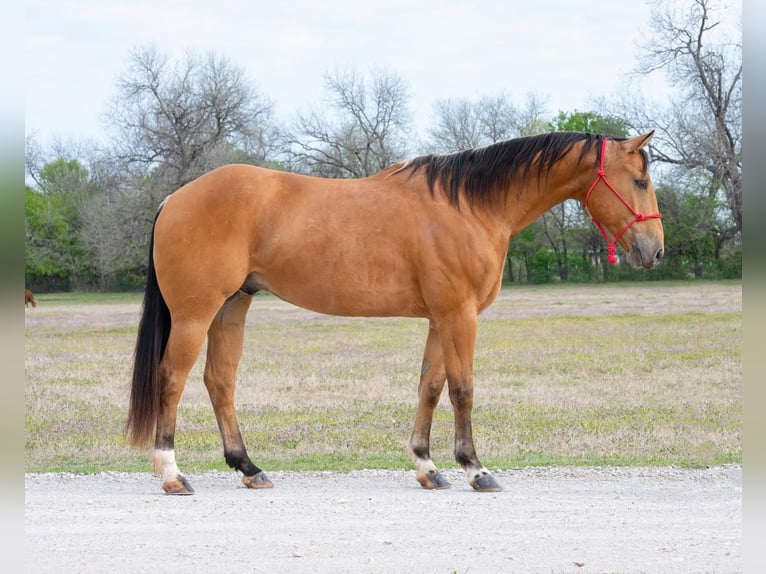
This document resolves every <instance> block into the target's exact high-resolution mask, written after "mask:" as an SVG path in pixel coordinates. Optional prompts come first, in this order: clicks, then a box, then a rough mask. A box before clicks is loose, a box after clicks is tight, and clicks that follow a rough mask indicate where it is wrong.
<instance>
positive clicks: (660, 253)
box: [654, 247, 665, 263]
mask: <svg viewBox="0 0 766 574" xmlns="http://www.w3.org/2000/svg"><path fill="white" fill-rule="evenodd" d="M664 256H665V250H664V249H663V248H662V247H660V248H659V249H658V250H657V254H656V255H655V256H654V260H655V261H656V262H657V263H659V262H660V261H662V258H663V257H664Z"/></svg>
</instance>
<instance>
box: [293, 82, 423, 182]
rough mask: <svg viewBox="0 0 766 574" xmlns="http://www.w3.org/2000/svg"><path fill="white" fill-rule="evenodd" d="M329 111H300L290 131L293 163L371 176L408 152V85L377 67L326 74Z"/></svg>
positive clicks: (333, 173)
mask: <svg viewBox="0 0 766 574" xmlns="http://www.w3.org/2000/svg"><path fill="white" fill-rule="evenodd" d="M324 82H325V89H326V91H327V94H328V96H327V104H328V105H329V110H322V111H321V112H318V111H311V112H309V113H300V114H298V115H297V117H296V119H295V121H294V122H293V126H292V129H291V130H290V133H289V134H288V136H287V141H288V145H289V146H290V150H289V152H288V155H289V158H290V162H291V164H292V167H293V168H294V169H296V170H297V171H303V172H307V173H311V174H314V175H318V176H324V177H366V176H369V175H372V174H374V173H377V172H378V171H380V170H382V169H384V168H386V167H388V166H389V165H391V164H392V163H395V162H397V161H399V160H401V159H402V158H404V157H405V156H406V155H407V152H408V144H407V142H408V141H409V140H408V137H407V136H408V132H409V130H410V125H411V121H410V115H409V111H408V108H407V106H408V101H409V94H408V91H407V84H406V82H405V81H404V79H402V78H401V77H400V76H398V75H396V74H394V73H392V72H389V71H386V70H383V69H376V70H372V71H371V72H370V76H369V78H367V79H365V78H364V77H363V76H361V75H360V74H359V73H357V72H356V71H355V70H347V71H336V72H334V73H332V74H325V76H324Z"/></svg>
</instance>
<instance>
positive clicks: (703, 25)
mask: <svg viewBox="0 0 766 574" xmlns="http://www.w3.org/2000/svg"><path fill="white" fill-rule="evenodd" d="M740 15H741V8H740V7H738V5H737V4H736V3H735V4H732V3H730V4H729V6H728V7H727V8H722V7H721V6H718V5H716V4H715V3H714V0H691V1H690V2H689V4H688V5H685V6H680V5H679V4H678V3H677V2H669V1H668V0H661V1H659V2H657V3H656V6H655V9H654V11H653V16H652V29H653V32H654V35H653V36H651V37H649V38H647V42H646V43H645V44H644V45H643V46H642V58H641V59H640V63H639V65H638V66H637V68H636V74H637V75H638V76H639V77H640V76H644V75H648V74H653V73H655V72H662V73H664V74H665V76H666V77H667V79H668V80H669V81H670V83H671V84H672V86H674V91H673V97H672V98H671V100H670V103H669V104H668V105H667V106H657V105H652V104H648V103H646V102H644V101H639V102H632V105H630V103H628V104H624V103H623V104H621V107H622V108H623V112H624V111H625V110H628V112H627V115H628V116H629V117H628V118H626V119H627V120H628V122H629V123H630V124H632V127H634V128H635V129H636V130H637V131H642V130H644V129H646V128H647V127H651V128H656V129H657V132H656V135H655V138H654V139H653V141H652V143H653V146H652V152H653V156H654V160H655V161H657V162H662V163H664V164H667V165H669V166H679V167H681V168H682V170H681V171H678V170H677V171H675V172H674V175H675V176H676V177H677V178H684V177H686V178H687V179H688V181H690V182H693V185H699V182H700V180H701V179H703V178H700V177H699V176H698V174H699V173H700V172H703V173H706V174H707V177H706V178H704V180H705V181H706V182H707V185H706V189H703V190H701V191H702V193H704V194H707V195H709V196H710V197H715V196H717V195H718V194H721V193H722V195H723V203H724V205H725V206H726V208H727V209H728V211H729V212H730V216H731V221H732V223H733V225H732V227H731V230H730V233H731V234H741V232H742V44H741V39H740V36H737V37H736V38H732V37H731V36H732V35H733V34H735V33H740V34H741V28H740V30H739V31H738V32H736V31H733V30H732V26H731V25H730V26H729V27H728V28H726V27H725V26H724V25H723V24H724V23H725V21H726V17H727V16H730V17H734V18H730V19H736V21H737V22H739V17H740Z"/></svg>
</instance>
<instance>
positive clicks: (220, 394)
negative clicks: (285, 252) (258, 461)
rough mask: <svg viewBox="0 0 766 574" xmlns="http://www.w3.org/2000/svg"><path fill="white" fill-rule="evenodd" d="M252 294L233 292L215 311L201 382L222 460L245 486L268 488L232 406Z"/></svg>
mask: <svg viewBox="0 0 766 574" xmlns="http://www.w3.org/2000/svg"><path fill="white" fill-rule="evenodd" d="M251 301H252V296H251V295H248V294H246V293H244V292H242V291H239V292H237V293H236V294H235V295H233V296H232V297H231V298H229V299H228V300H227V301H226V303H225V304H224V305H223V307H221V309H220V310H219V311H218V314H217V315H216V316H215V319H213V322H212V324H211V325H210V328H209V329H208V346H207V362H206V364H205V386H206V387H207V390H208V393H209V395H210V401H211V402H212V403H213V409H214V410H215V417H216V420H217V421H218V428H219V429H220V431H221V437H222V439H223V452H224V457H225V459H226V464H228V465H229V466H230V467H232V468H234V469H235V470H238V471H240V472H241V473H242V482H243V483H244V484H245V486H247V487H248V488H270V487H272V486H273V485H272V483H271V481H270V480H269V479H268V477H267V476H266V474H265V473H264V472H263V471H262V470H261V469H260V468H258V467H257V466H255V464H253V462H252V461H251V460H250V457H249V456H248V455H247V450H246V449H245V443H244V441H243V440H242V434H241V433H240V430H239V423H238V422H237V413H236V410H235V407H234V388H235V386H236V374H237V365H238V364H239V360H240V358H241V357H242V346H243V342H244V336H245V317H246V315H247V310H248V309H249V308H250V302H251Z"/></svg>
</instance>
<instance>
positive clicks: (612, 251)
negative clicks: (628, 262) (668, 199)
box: [583, 137, 662, 265]
mask: <svg viewBox="0 0 766 574" xmlns="http://www.w3.org/2000/svg"><path fill="white" fill-rule="evenodd" d="M606 140H607V138H606V137H605V138H603V139H602V140H601V161H600V163H599V166H598V173H597V174H596V180H595V181H594V182H593V184H592V185H591V186H590V188H589V189H588V193H586V194H585V201H584V202H583V206H584V207H585V211H587V212H588V215H589V216H590V220H591V221H592V222H593V223H594V224H595V225H596V227H598V230H599V231H600V232H601V235H603V236H604V239H605V240H606V244H607V249H608V251H609V255H608V257H607V259H608V260H609V263H611V264H612V265H614V264H615V263H617V241H618V240H619V239H620V237H622V234H623V233H625V232H626V231H627V230H628V229H630V228H631V227H632V226H633V224H634V223H638V222H639V221H646V220H647V219H658V218H660V217H662V215H660V214H659V213H652V214H650V215H644V214H642V213H639V212H638V211H636V210H635V209H633V207H632V206H631V205H630V204H629V203H628V202H627V201H625V198H624V197H623V196H622V195H620V193H619V192H618V191H617V190H616V189H615V188H614V187H612V184H610V183H609V180H607V179H606V172H605V171H604V156H605V155H606ZM602 179H603V180H604V183H605V184H606V186H607V187H608V188H609V189H610V190H611V191H612V193H614V194H615V195H616V196H617V199H619V200H620V201H621V202H622V203H623V204H624V205H625V207H627V208H628V209H629V210H630V212H631V213H632V214H633V215H634V216H635V217H634V218H633V219H632V220H631V221H630V223H628V224H627V225H626V226H625V227H623V228H622V230H621V231H620V232H619V233H618V234H617V235H615V236H614V239H612V240H611V241H609V236H608V235H607V234H606V230H605V229H604V227H603V226H602V225H601V223H599V222H598V220H597V219H596V218H595V217H593V216H592V215H591V214H590V210H589V209H588V199H590V194H591V192H592V191H593V190H594V189H595V188H596V185H598V182H599V181H601V180H602Z"/></svg>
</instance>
